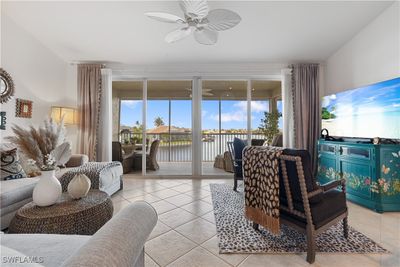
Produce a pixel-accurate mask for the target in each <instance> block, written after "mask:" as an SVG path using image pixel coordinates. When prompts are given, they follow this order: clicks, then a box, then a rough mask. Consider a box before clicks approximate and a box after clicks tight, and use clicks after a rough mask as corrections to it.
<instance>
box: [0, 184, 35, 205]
mask: <svg viewBox="0 0 400 267" xmlns="http://www.w3.org/2000/svg"><path fill="white" fill-rule="evenodd" d="M38 181H39V178H22V179H13V180H6V181H0V183H1V186H0V205H1V208H4V207H7V206H10V205H12V204H14V203H17V202H20V201H22V200H24V199H27V198H31V197H32V192H33V188H34V187H35V185H36V183H37V182H38Z"/></svg>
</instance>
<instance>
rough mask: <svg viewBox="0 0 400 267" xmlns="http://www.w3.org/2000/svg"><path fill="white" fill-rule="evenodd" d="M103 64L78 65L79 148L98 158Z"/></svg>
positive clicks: (84, 152) (81, 151)
mask: <svg viewBox="0 0 400 267" xmlns="http://www.w3.org/2000/svg"><path fill="white" fill-rule="evenodd" d="M102 67H103V66H102V65H101V64H79V65H78V114H79V129H78V130H79V131H78V150H79V153H82V154H86V155H87V156H88V157H89V160H90V161H95V160H96V146H97V137H98V127H99V114H100V100H101V68H102Z"/></svg>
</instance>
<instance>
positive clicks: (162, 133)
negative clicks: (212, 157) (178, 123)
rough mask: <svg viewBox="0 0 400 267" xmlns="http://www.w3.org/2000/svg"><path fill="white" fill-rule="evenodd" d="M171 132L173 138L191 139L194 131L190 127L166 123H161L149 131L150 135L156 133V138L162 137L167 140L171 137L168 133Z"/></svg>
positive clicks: (173, 139)
mask: <svg viewBox="0 0 400 267" xmlns="http://www.w3.org/2000/svg"><path fill="white" fill-rule="evenodd" d="M169 133H171V140H172V141H175V140H190V139H191V133H192V131H191V130H190V129H188V128H183V127H182V128H181V127H175V126H171V128H170V127H169V126H166V125H161V126H158V127H156V128H153V129H150V130H148V131H147V134H148V135H154V138H160V139H161V140H163V141H167V140H168V139H169V136H168V134H169ZM158 135H159V136H158Z"/></svg>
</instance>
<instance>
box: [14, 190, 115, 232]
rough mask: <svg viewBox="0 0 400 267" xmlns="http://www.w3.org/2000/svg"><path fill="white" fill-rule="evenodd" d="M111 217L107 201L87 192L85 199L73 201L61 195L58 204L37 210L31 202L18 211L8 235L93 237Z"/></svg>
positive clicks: (98, 194)
mask: <svg viewBox="0 0 400 267" xmlns="http://www.w3.org/2000/svg"><path fill="white" fill-rule="evenodd" d="M112 215H113V204H112V201H111V199H110V197H109V196H108V195H107V194H106V193H104V192H102V191H99V190H90V191H89V193H88V194H87V196H86V197H84V198H81V199H78V200H73V199H72V198H71V197H70V196H69V195H68V193H63V194H62V196H61V198H60V199H59V200H58V202H57V203H56V204H54V205H51V206H49V207H39V206H36V205H35V204H34V203H33V202H30V203H28V204H26V205H24V206H23V207H22V208H20V209H19V210H18V211H17V213H16V214H15V217H14V218H13V219H12V221H11V224H10V226H9V233H43V234H44V233H46V234H77V235H92V234H94V233H95V232H96V231H97V230H99V229H100V228H101V227H102V226H103V225H104V224H105V223H106V222H107V221H108V220H110V219H111V217H112Z"/></svg>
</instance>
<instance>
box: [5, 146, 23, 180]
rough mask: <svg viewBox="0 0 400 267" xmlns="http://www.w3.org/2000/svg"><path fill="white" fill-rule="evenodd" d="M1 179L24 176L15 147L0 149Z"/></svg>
mask: <svg viewBox="0 0 400 267" xmlns="http://www.w3.org/2000/svg"><path fill="white" fill-rule="evenodd" d="M0 158H1V165H0V166H1V175H0V179H1V180H11V179H19V178H26V174H25V171H24V169H23V168H22V166H21V164H20V163H19V160H18V153H17V149H16V148H14V149H12V150H8V151H1V156H0Z"/></svg>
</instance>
